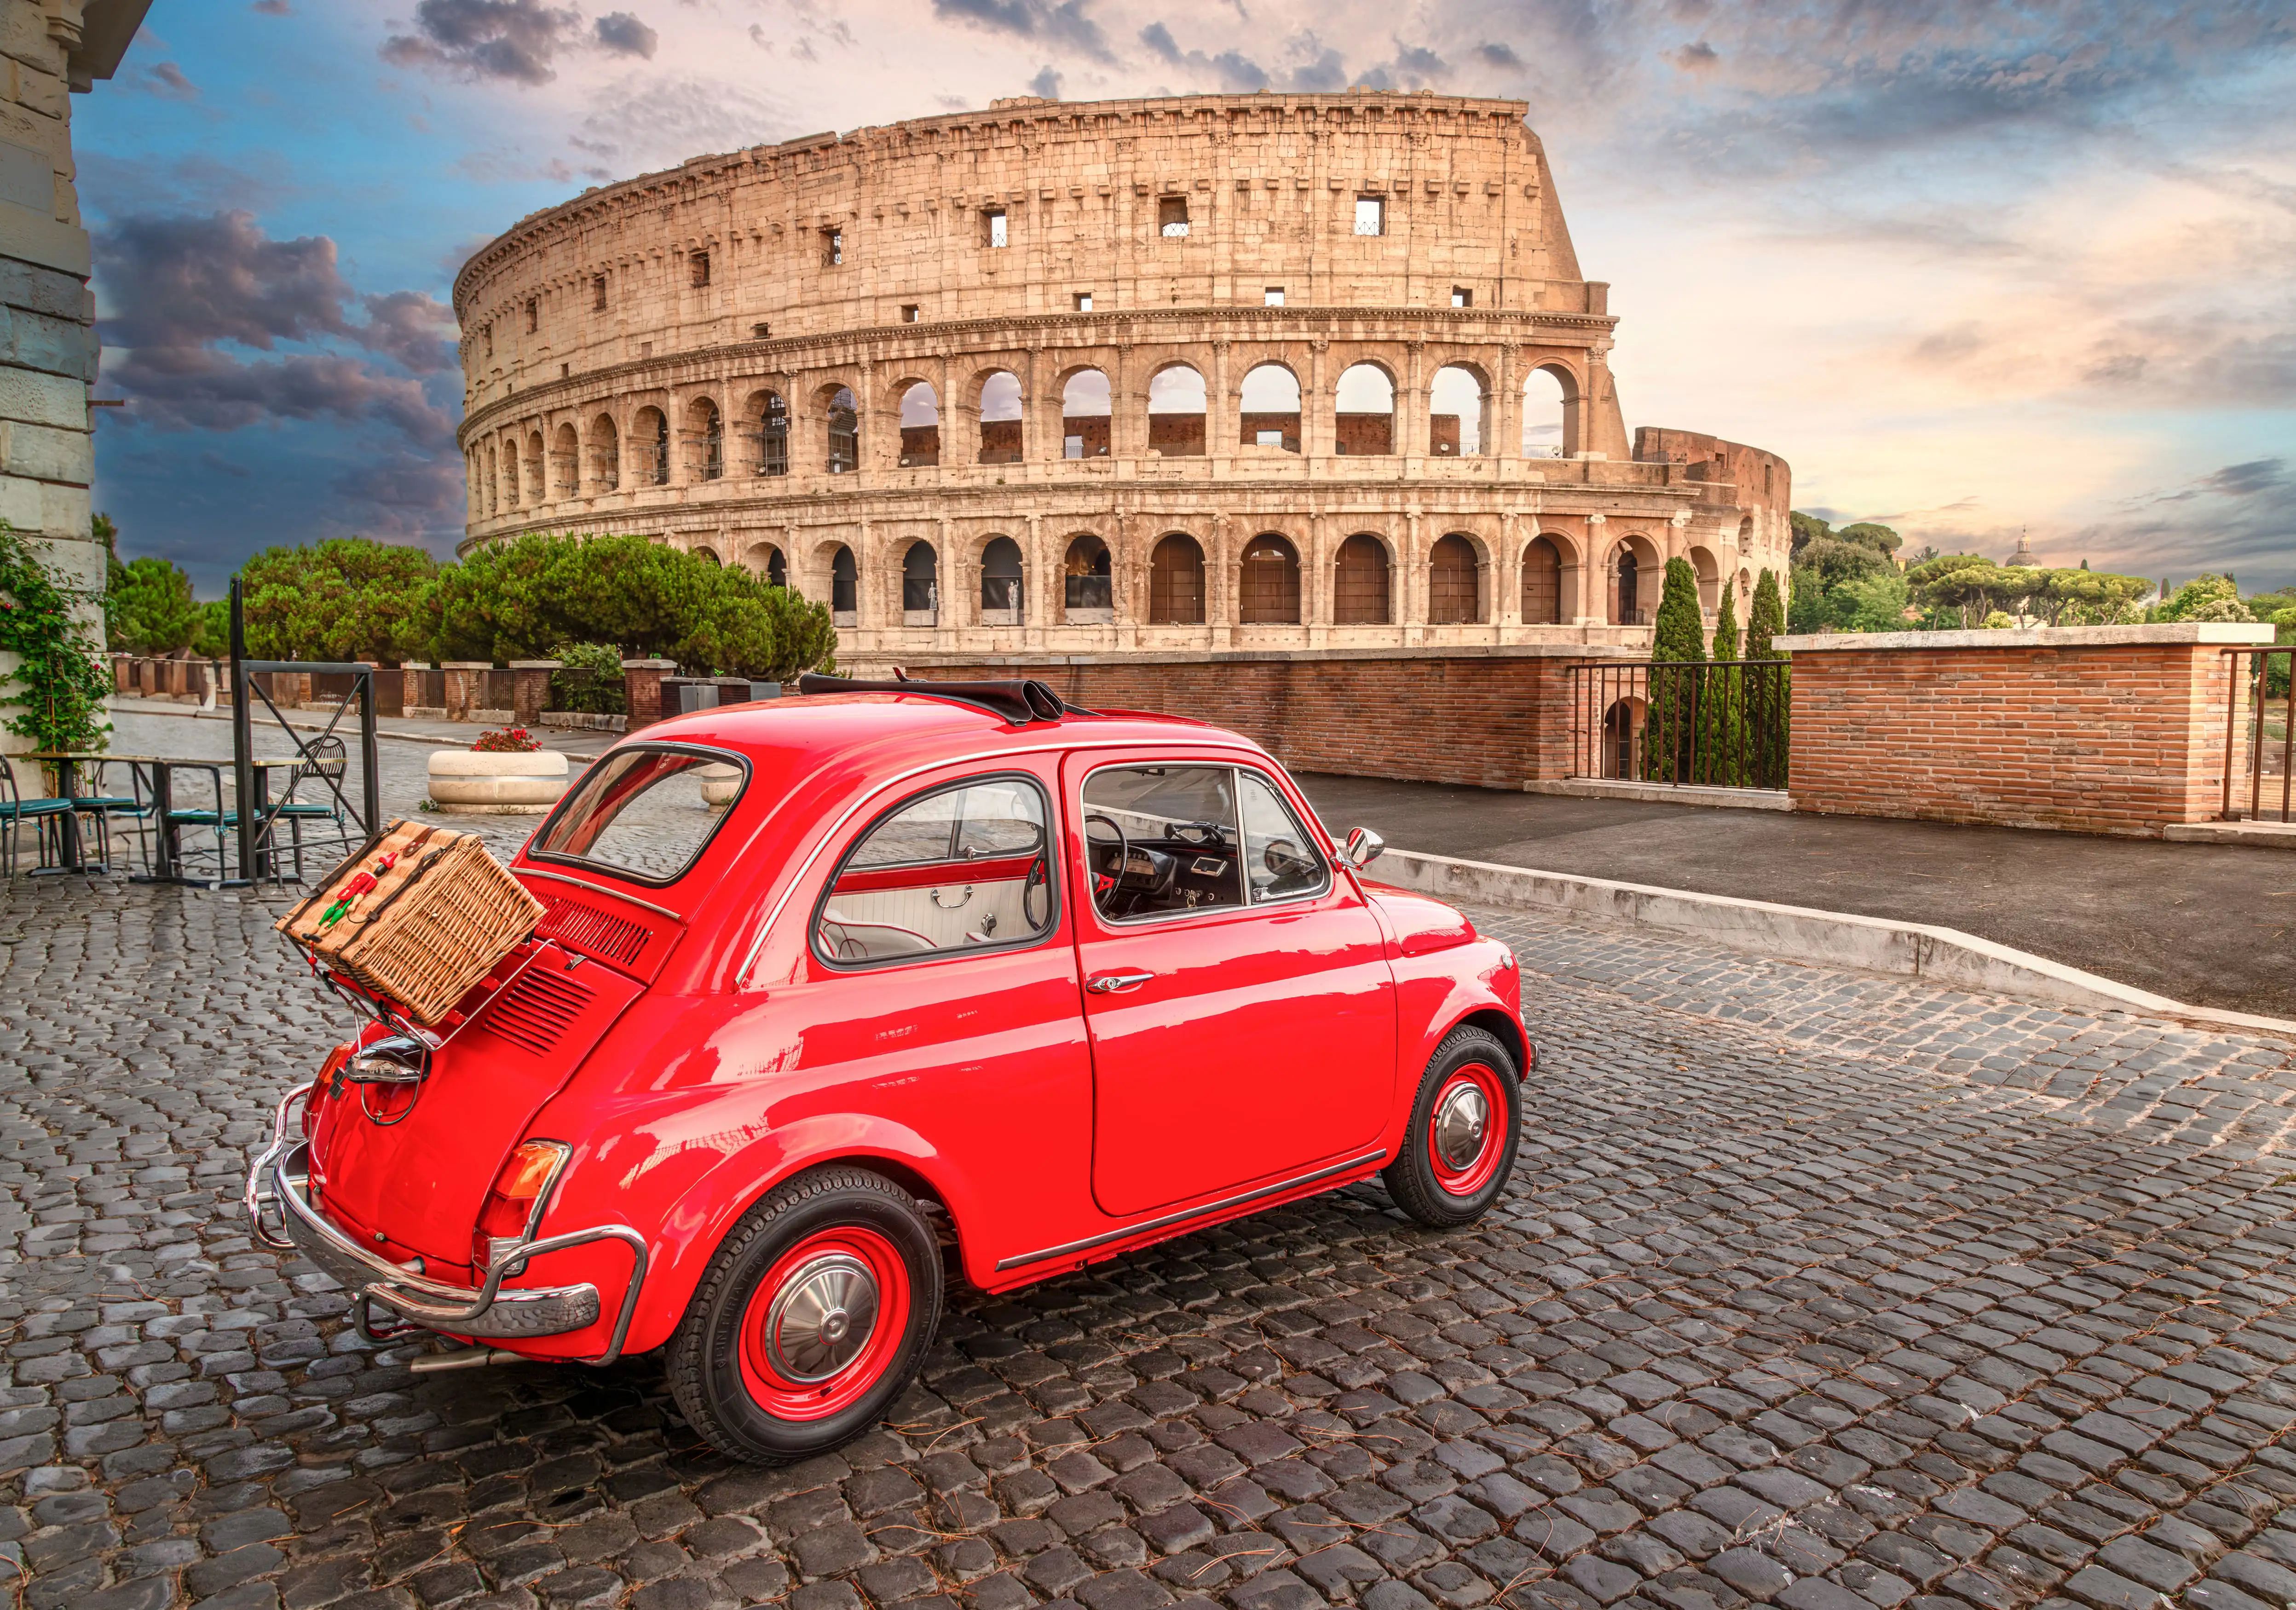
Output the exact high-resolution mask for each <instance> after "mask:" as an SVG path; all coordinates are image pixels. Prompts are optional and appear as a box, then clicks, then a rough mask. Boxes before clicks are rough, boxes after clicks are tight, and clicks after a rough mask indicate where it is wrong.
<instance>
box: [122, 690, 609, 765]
mask: <svg viewBox="0 0 2296 1610" xmlns="http://www.w3.org/2000/svg"><path fill="white" fill-rule="evenodd" d="M109 708H110V709H111V712H112V720H113V723H114V724H115V725H116V724H117V723H119V718H120V717H121V716H123V715H130V716H137V717H142V716H157V717H160V718H161V719H163V720H164V719H168V718H175V719H178V720H180V719H184V718H186V717H188V718H191V719H194V720H197V721H199V722H201V723H203V724H205V725H212V726H215V727H217V728H218V729H220V730H221V731H222V732H223V734H224V739H223V752H224V753H225V754H226V755H227V754H229V753H230V752H231V709H230V707H229V706H225V707H222V708H220V709H215V710H202V709H201V708H200V707H198V706H197V705H181V704H176V703H173V702H171V701H169V700H167V699H118V698H115V699H112V700H111V703H110V705H109ZM281 714H282V715H285V716H286V717H287V719H288V720H289V721H291V722H292V723H295V725H296V726H298V727H299V728H302V729H304V730H305V731H311V730H315V729H317V728H321V727H324V726H325V725H326V724H327V722H328V720H329V719H330V713H329V712H327V711H324V710H285V711H282V712H281ZM255 722H256V731H258V734H262V737H261V738H258V744H259V745H262V746H263V747H266V748H285V747H286V744H285V740H283V739H277V741H275V742H274V743H269V744H267V745H266V744H264V740H265V739H276V738H277V733H278V730H279V728H278V723H277V721H276V720H275V719H274V718H273V716H272V714H271V712H270V711H269V710H267V709H266V708H264V707H262V706H261V705H258V706H257V707H256V709H255ZM266 725H268V726H269V727H270V729H271V731H270V732H269V733H264V732H263V729H264V728H265V726H266ZM374 726H375V731H376V733H377V734H378V735H380V736H381V737H384V738H392V739H401V740H412V741H414V742H417V743H422V744H428V745H431V746H433V747H441V748H459V749H467V748H470V747H471V742H472V741H473V740H476V739H477V737H478V736H479V734H480V733H481V732H483V731H487V729H486V728H485V727H482V726H476V725H473V724H472V723H470V722H467V721H416V720H411V719H409V718H408V717H406V716H404V715H378V716H377V717H375V723H374ZM153 730H155V731H159V730H162V729H153ZM335 731H337V732H338V733H340V734H342V735H344V736H346V737H348V738H350V739H351V740H357V736H358V716H357V713H356V712H353V713H352V714H350V715H345V716H344V717H343V719H342V721H341V722H340V723H339V724H338V725H337V726H336V728H335ZM528 731H529V732H531V733H532V734H533V736H534V737H535V738H536V739H537V740H539V741H540V742H541V744H542V747H543V748H545V749H563V750H565V751H566V752H567V754H569V755H570V756H575V757H576V758H578V759H587V758H590V757H592V756H597V755H602V754H603V753H604V752H605V750H606V748H607V747H608V746H609V745H611V744H612V743H613V742H614V741H615V740H618V739H619V738H620V737H621V734H620V733H619V732H603V731H588V730H581V731H577V730H574V729H571V728H567V727H543V726H537V727H529V729H528ZM111 747H112V748H115V749H120V750H125V749H127V745H126V744H124V743H122V742H120V741H119V739H118V738H116V737H115V738H114V739H113V740H112V745H111ZM193 752H194V753H201V754H204V753H207V752H208V750H207V749H205V748H201V749H199V750H196V751H193Z"/></svg>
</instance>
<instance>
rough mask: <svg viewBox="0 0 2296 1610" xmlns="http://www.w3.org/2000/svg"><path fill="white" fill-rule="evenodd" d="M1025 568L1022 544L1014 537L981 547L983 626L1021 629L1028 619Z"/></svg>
mask: <svg viewBox="0 0 2296 1610" xmlns="http://www.w3.org/2000/svg"><path fill="white" fill-rule="evenodd" d="M1025 568H1026V567H1025V566H1024V564H1023V563H1022V560H1021V544H1020V543H1016V542H1014V541H1013V539H1012V538H1011V537H1009V536H1005V535H1001V534H1000V535H995V536H992V537H990V538H989V539H988V541H987V542H985V543H982V544H981V546H980V622H981V625H987V626H1017V625H1020V624H1021V621H1022V620H1023V619H1025V618H1026V610H1027V600H1026V594H1025V582H1024V579H1023V576H1024V572H1025Z"/></svg>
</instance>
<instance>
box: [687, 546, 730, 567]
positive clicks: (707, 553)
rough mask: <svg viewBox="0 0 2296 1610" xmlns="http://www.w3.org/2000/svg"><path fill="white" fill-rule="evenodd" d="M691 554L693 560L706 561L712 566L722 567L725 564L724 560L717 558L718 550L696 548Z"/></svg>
mask: <svg viewBox="0 0 2296 1610" xmlns="http://www.w3.org/2000/svg"><path fill="white" fill-rule="evenodd" d="M693 557H694V558H696V559H702V560H709V562H710V563H711V564H713V565H717V566H720V567H722V566H723V565H724V564H725V563H726V561H725V560H722V559H719V558H718V557H717V549H715V548H696V549H694V550H693Z"/></svg>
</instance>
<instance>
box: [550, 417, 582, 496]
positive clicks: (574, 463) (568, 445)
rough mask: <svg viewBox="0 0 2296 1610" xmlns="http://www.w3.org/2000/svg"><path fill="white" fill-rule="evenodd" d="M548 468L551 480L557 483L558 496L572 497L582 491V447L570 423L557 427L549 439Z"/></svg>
mask: <svg viewBox="0 0 2296 1610" xmlns="http://www.w3.org/2000/svg"><path fill="white" fill-rule="evenodd" d="M550 468H551V471H552V478H553V479H554V480H555V481H556V482H557V483H558V495H559V496H561V497H574V496H578V495H579V494H580V493H581V490H582V445H581V442H580V439H579V438H578V437H576V436H575V434H574V427H573V425H572V424H571V423H568V424H563V425H561V426H559V427H558V429H556V430H555V431H553V432H552V434H551V438H550Z"/></svg>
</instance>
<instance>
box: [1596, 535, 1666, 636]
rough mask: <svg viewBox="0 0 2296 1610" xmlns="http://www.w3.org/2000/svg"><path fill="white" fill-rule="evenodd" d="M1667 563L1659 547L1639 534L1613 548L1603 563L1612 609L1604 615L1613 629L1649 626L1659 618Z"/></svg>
mask: <svg viewBox="0 0 2296 1610" xmlns="http://www.w3.org/2000/svg"><path fill="white" fill-rule="evenodd" d="M1665 568H1666V567H1665V560H1663V559H1662V558H1661V556H1660V553H1659V550H1658V544H1657V543H1653V542H1652V541H1651V539H1650V538H1649V537H1647V536H1645V535H1643V534H1642V533H1640V532H1638V531H1637V532H1631V533H1629V534H1628V535H1625V536H1622V537H1620V539H1619V540H1618V541H1617V542H1615V543H1612V544H1611V552H1610V557H1609V558H1608V559H1606V560H1604V561H1603V592H1604V593H1605V594H1607V596H1608V602H1609V608H1608V609H1605V610H1604V612H1603V613H1604V614H1605V615H1606V616H1607V617H1609V619H1610V622H1611V625H1614V626H1646V625H1650V624H1651V622H1652V621H1653V620H1655V619H1656V618H1657V617H1658V600H1659V589H1660V588H1661V586H1662V585H1663V584H1664V582H1665Z"/></svg>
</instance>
